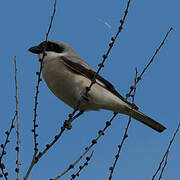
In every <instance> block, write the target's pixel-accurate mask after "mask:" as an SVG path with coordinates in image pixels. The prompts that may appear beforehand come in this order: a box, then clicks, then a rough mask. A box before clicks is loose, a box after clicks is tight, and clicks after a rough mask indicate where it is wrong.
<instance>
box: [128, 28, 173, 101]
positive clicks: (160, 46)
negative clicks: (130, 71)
mask: <svg viewBox="0 0 180 180" xmlns="http://www.w3.org/2000/svg"><path fill="white" fill-rule="evenodd" d="M172 30H173V27H170V29H169V30H168V32H167V33H166V35H165V37H164V39H163V40H162V42H161V43H160V45H159V47H158V48H157V49H156V51H155V53H154V54H153V56H152V57H151V59H150V60H149V62H148V64H147V65H146V66H145V67H144V69H143V70H142V72H141V74H140V76H139V77H138V78H137V84H138V83H139V81H140V80H141V79H142V76H143V75H144V73H145V72H146V70H147V69H148V68H149V66H150V65H151V64H152V62H153V61H154V58H155V57H156V55H157V53H158V52H159V51H160V49H161V48H162V46H163V45H164V43H165V41H166V39H167V37H168V35H169V33H170V32H171V31H172ZM132 91H133V88H132V87H130V91H129V93H128V94H126V98H128V97H129V96H130V95H131V93H132Z"/></svg>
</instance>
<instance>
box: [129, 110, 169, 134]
mask: <svg viewBox="0 0 180 180" xmlns="http://www.w3.org/2000/svg"><path fill="white" fill-rule="evenodd" d="M130 114H131V113H130ZM132 117H133V118H134V119H136V120H138V121H140V122H142V123H144V124H145V125H147V126H149V127H151V128H152V129H154V130H156V131H158V132H162V131H164V130H165V129H166V128H165V127H164V126H163V125H161V124H160V123H158V122H156V121H155V120H153V119H151V118H150V117H148V116H146V115H145V114H143V113H141V112H139V111H137V110H132Z"/></svg>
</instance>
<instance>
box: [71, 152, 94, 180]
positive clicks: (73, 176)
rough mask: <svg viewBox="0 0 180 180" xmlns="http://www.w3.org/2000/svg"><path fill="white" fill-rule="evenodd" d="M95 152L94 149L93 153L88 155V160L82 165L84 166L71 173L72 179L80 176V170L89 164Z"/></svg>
mask: <svg viewBox="0 0 180 180" xmlns="http://www.w3.org/2000/svg"><path fill="white" fill-rule="evenodd" d="M93 153H94V151H92V153H91V155H90V156H87V157H86V162H85V163H84V164H83V165H82V166H79V170H78V172H77V173H76V174H72V175H71V180H73V179H75V178H76V177H77V176H79V174H80V172H81V171H82V170H83V169H84V168H85V166H87V165H88V162H89V161H90V160H91V158H92V156H93Z"/></svg>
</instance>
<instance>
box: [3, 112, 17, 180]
mask: <svg viewBox="0 0 180 180" xmlns="http://www.w3.org/2000/svg"><path fill="white" fill-rule="evenodd" d="M15 119H16V113H15V114H14V117H13V118H12V120H11V126H10V128H9V131H6V132H5V134H6V139H5V142H4V144H1V148H2V151H1V154H0V169H1V171H2V174H3V176H4V178H5V179H6V180H8V172H5V171H4V169H5V168H6V167H5V165H4V164H3V163H2V158H3V156H4V155H6V154H7V153H6V151H5V148H6V146H7V144H8V143H9V142H10V140H9V136H10V134H11V131H12V129H13V128H14V121H15Z"/></svg>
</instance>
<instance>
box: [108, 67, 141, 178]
mask: <svg viewBox="0 0 180 180" xmlns="http://www.w3.org/2000/svg"><path fill="white" fill-rule="evenodd" d="M137 75H138V71H137V68H136V74H135V78H134V85H133V94H132V95H131V97H132V104H134V98H135V94H136V85H137ZM132 111H133V106H132V109H131V114H130V116H129V121H128V124H127V126H126V129H125V132H124V135H123V139H122V141H121V144H119V145H118V152H117V154H116V156H115V160H114V163H113V165H112V166H111V167H110V168H109V170H110V175H109V180H111V179H112V175H113V172H114V169H115V167H116V164H117V161H118V159H119V157H120V153H121V149H122V146H123V144H124V142H125V140H126V138H127V137H128V134H127V132H128V128H129V125H130V123H131V119H132Z"/></svg>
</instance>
